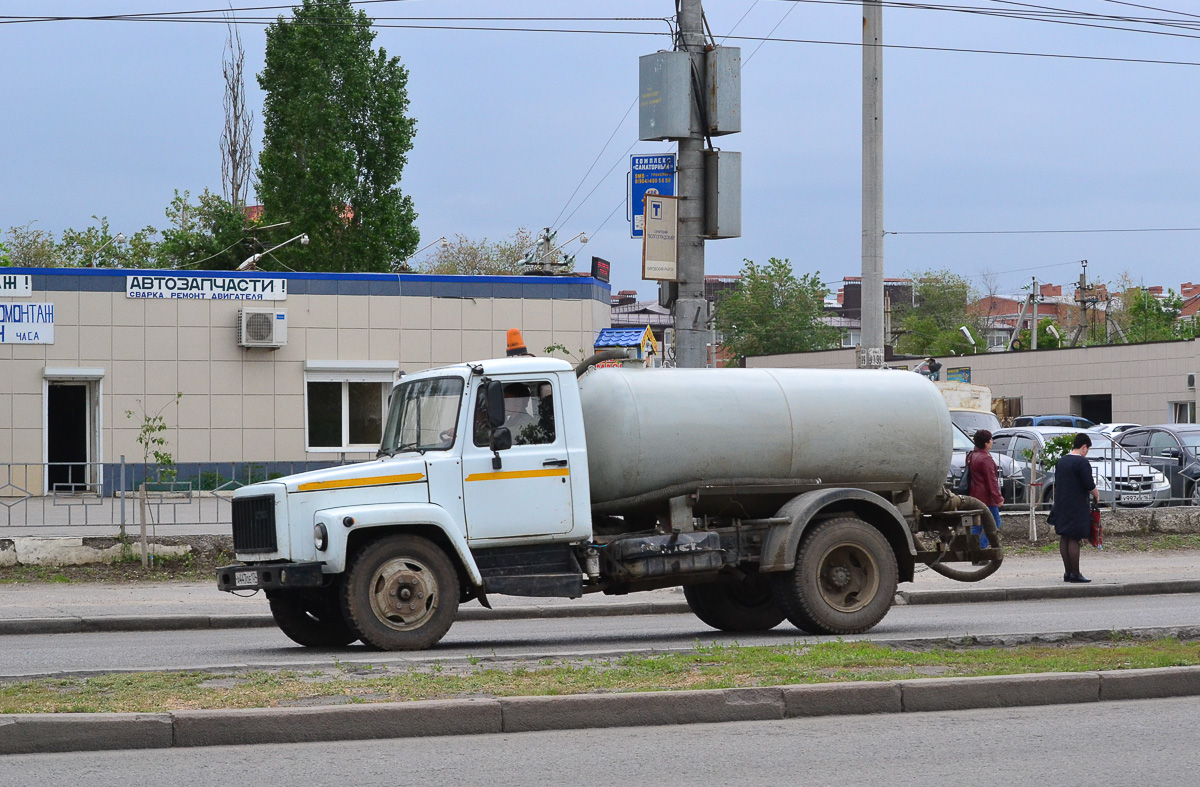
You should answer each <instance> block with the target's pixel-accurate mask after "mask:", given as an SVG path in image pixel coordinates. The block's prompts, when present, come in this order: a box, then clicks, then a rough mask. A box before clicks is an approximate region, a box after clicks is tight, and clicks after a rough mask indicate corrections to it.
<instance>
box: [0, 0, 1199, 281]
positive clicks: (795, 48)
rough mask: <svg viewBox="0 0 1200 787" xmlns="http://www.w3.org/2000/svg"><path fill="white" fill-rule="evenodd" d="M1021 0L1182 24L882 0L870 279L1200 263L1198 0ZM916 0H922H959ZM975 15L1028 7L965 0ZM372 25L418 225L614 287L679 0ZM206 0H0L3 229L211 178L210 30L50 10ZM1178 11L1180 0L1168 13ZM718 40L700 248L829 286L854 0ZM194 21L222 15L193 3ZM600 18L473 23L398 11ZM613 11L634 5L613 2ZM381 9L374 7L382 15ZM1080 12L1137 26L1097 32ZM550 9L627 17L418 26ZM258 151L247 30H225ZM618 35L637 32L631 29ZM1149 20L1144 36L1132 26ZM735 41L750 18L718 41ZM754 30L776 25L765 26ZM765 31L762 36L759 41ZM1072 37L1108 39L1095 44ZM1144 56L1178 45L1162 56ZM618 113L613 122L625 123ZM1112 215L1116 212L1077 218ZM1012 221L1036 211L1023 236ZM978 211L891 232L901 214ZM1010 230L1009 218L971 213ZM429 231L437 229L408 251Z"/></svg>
mask: <svg viewBox="0 0 1200 787" xmlns="http://www.w3.org/2000/svg"><path fill="white" fill-rule="evenodd" d="M227 2H228V4H229V5H232V6H233V8H235V9H249V8H251V7H258V8H262V7H264V6H265V7H270V8H271V10H240V11H237V12H236V15H237V16H238V17H239V18H242V19H245V20H247V21H249V20H251V19H258V18H262V17H268V18H274V17H275V16H278V15H279V14H285V15H286V14H287V13H288V10H287V7H286V6H284V5H282V4H278V3H276V2H274V0H227ZM1031 2H1034V3H1036V7H1037V8H1047V7H1051V8H1057V9H1065V10H1069V11H1075V12H1087V13H1092V14H1107V15H1122V16H1129V17H1139V18H1154V19H1157V20H1171V21H1172V22H1173V23H1174V24H1149V25H1146V24H1142V25H1133V24H1132V23H1129V22H1113V21H1108V22H1101V21H1097V20H1095V19H1088V18H1083V17H1078V16H1075V17H1065V16H1062V15H1059V16H1057V17H1056V18H1057V19H1059V20H1060V21H1073V22H1075V23H1074V24H1058V23H1050V22H1046V21H1035V20H1032V19H1029V18H1019V19H1014V18H1003V17H997V16H995V15H985V14H979V13H955V12H950V11H946V10H936V9H928V8H912V7H905V5H906V4H905V3H891V2H890V0H889V4H888V5H886V6H885V10H884V27H883V30H884V41H885V43H886V44H888V45H890V46H896V47H929V48H941V49H956V50H994V51H1003V52H1009V53H1016V52H1020V53H1042V54H1055V55H1067V56H1071V57H1053V58H1052V57H1028V56H1022V55H1016V54H987V53H979V52H963V51H931V50H930V49H911V48H889V49H887V50H886V51H885V54H884V75H883V86H884V120H883V128H884V200H885V204H884V217H885V218H884V226H885V228H886V230H887V231H888V232H889V233H896V234H889V235H888V236H887V238H886V241H885V246H884V267H885V275H886V276H889V277H890V276H906V275H909V274H912V273H914V272H919V271H925V270H949V271H952V272H954V273H957V274H960V275H963V276H967V277H970V279H971V281H972V283H973V284H975V285H976V286H977V287H978V288H979V289H980V290H981V291H985V292H986V291H987V290H989V289H992V290H996V291H999V292H1003V293H1012V292H1017V291H1019V288H1020V287H1022V286H1023V285H1025V284H1027V283H1028V282H1029V281H1030V278H1031V277H1032V276H1037V277H1038V278H1039V279H1040V280H1041V281H1043V282H1054V283H1059V284H1063V283H1069V282H1073V281H1075V280H1076V279H1077V278H1078V276H1079V273H1080V265H1079V261H1080V260H1085V259H1086V260H1087V261H1088V269H1087V271H1088V276H1089V279H1090V280H1091V281H1108V282H1113V281H1116V280H1118V279H1119V278H1121V277H1122V276H1125V277H1128V278H1129V279H1130V280H1132V281H1133V282H1134V283H1142V284H1145V285H1154V284H1161V285H1164V286H1166V287H1171V288H1175V289H1178V287H1179V285H1180V283H1181V282H1190V281H1195V280H1200V270H1197V268H1196V266H1195V261H1196V258H1197V255H1196V251H1195V248H1196V244H1197V242H1198V241H1200V232H1195V231H1190V232H1189V231H1171V232H1113V231H1112V230H1130V229H1137V230H1145V229H1188V228H1200V156H1198V149H1197V135H1196V128H1197V125H1198V123H1197V121H1198V120H1200V102H1198V101H1197V97H1198V96H1197V93H1198V87H1200V7H1197V6H1196V5H1195V4H1194V3H1192V2H1190V0H1140V3H1141V4H1142V5H1143V6H1154V7H1155V8H1157V9H1165V10H1148V9H1146V8H1145V7H1136V5H1135V4H1134V3H1133V2H1115V0H1031ZM950 4H951V3H950V2H949V0H931V1H930V2H926V3H923V4H922V5H925V6H930V5H933V6H944V5H950ZM954 5H956V6H957V7H964V6H970V7H972V8H976V9H982V10H987V11H991V12H1005V13H1012V12H1014V11H1018V12H1019V11H1021V10H1025V11H1028V10H1030V9H1031V8H1033V7H1034V6H1032V5H1030V4H1026V3H1016V2H999V1H998V0H959V1H958V2H957V3H954ZM359 7H361V8H363V9H364V10H365V11H366V12H367V13H368V14H369V15H370V16H372V17H374V18H375V19H376V20H377V23H378V24H377V28H376V29H377V38H376V41H375V43H376V46H379V47H382V48H383V49H385V50H386V51H387V52H388V54H389V55H395V56H398V57H399V58H400V59H401V62H402V63H403V64H404V66H405V67H406V68H407V69H408V71H409V98H410V101H411V107H410V109H411V114H412V115H413V116H414V117H415V118H416V119H417V135H416V137H415V139H414V147H413V150H412V151H411V153H410V155H409V164H408V166H407V167H406V169H405V171H404V176H403V180H402V183H401V187H402V189H403V190H404V191H405V193H407V194H409V195H411V197H412V198H413V200H414V203H415V206H416V210H417V213H418V219H417V225H418V227H419V229H420V232H421V237H422V242H421V243H422V245H425V244H426V243H429V242H430V241H433V240H435V239H437V238H438V237H440V236H443V235H447V236H453V235H455V234H460V235H464V236H467V237H471V238H483V237H486V238H489V239H493V240H495V239H500V238H503V237H505V236H508V235H511V234H512V233H513V232H514V231H515V230H516V229H517V228H518V227H527V228H529V229H530V230H532V231H533V232H535V233H536V232H537V231H538V230H540V229H541V228H543V227H554V228H556V229H558V231H559V238H560V240H566V239H567V238H569V237H571V236H573V235H576V234H577V233H579V232H586V233H587V234H588V236H589V237H590V242H589V243H588V244H587V245H586V246H580V245H579V244H578V243H574V244H571V245H570V246H568V247H567V249H566V251H568V252H572V251H578V252H579V254H578V261H579V263H580V266H581V267H583V266H584V265H586V261H588V260H590V257H591V255H593V254H594V255H597V256H600V257H603V258H605V259H607V260H609V261H611V262H612V264H613V268H612V285H613V290H614V292H615V291H617V290H621V289H634V290H638V292H639V295H640V297H642V298H643V299H648V298H653V297H655V293H656V292H657V286H656V285H655V284H653V283H651V282H645V281H642V280H641V279H640V255H641V246H640V241H635V240H631V239H630V237H629V234H630V233H629V224H628V221H627V220H626V218H625V191H626V175H627V172H628V170H629V154H631V153H659V152H670V151H672V150H674V145H672V144H670V143H665V142H638V141H637V111H636V109H634V110H633V111H629V112H628V114H626V113H627V110H630V108H631V107H632V106H633V104H634V101H635V99H636V96H637V90H638V58H639V56H641V55H643V54H648V53H651V52H655V51H658V50H661V49H666V48H670V46H671V43H670V39H669V37H668V36H667V35H666V33H667V31H668V25H667V23H666V21H664V20H665V19H666V18H668V17H671V16H673V14H674V3H673V2H671V0H639V1H638V2H623V1H620V0H606V1H605V2H600V0H571V2H565V1H563V0H560V1H559V2H532V1H531V0H492V1H490V2H487V3H483V2H455V1H454V0H395V1H392V2H371V3H364V4H361V5H360V6H359ZM219 8H222V6H221V5H220V4H206V3H205V2H203V1H201V2H196V0H163V1H161V2H145V1H144V0H143V1H137V0H88V1H87V2H84V1H82V0H80V1H77V2H68V1H67V0H36V2H34V1H33V0H7V1H6V2H4V3H3V4H0V17H3V18H0V74H3V75H4V79H3V83H2V86H0V143H2V145H0V151H2V153H3V164H2V165H0V238H2V237H3V233H5V232H6V231H7V229H8V228H9V227H12V226H17V225H25V224H28V223H30V222H34V224H33V226H34V227H35V228H37V229H41V230H47V231H51V232H54V233H55V234H56V235H58V234H59V233H61V232H62V230H64V229H66V228H69V227H73V228H76V229H82V228H85V227H87V226H90V225H92V224H93V223H94V220H93V219H92V216H106V217H107V218H108V220H109V222H110V226H111V228H112V231H113V232H118V231H119V232H124V233H126V234H129V233H131V232H133V231H136V230H139V229H141V228H143V227H145V226H147V225H149V226H153V227H158V228H161V227H163V226H166V225H167V220H166V217H165V215H164V210H165V208H166V207H167V205H168V203H169V202H170V200H171V197H172V196H173V193H174V191H175V190H176V189H178V190H180V191H183V190H188V191H190V192H191V193H192V194H193V195H195V194H197V193H199V192H200V191H202V190H203V189H205V188H208V189H211V190H213V191H217V192H219V191H220V189H221V174H220V153H219V148H218V144H219V139H220V133H221V126H222V122H223V110H222V95H223V82H222V77H221V63H222V52H223V48H224V46H225V41H226V35H227V33H226V29H225V27H224V26H223V25H220V24H205V23H184V22H178V23H166V22H145V21H143V22H133V21H110V20H103V21H102V20H80V21H76V20H65V21H42V22H14V21H12V20H14V19H15V18H19V17H22V16H29V15H37V16H98V15H107V14H129V13H145V12H158V13H162V12H167V11H171V12H178V11H209V10H213V9H219ZM1169 11H1173V13H1169ZM705 12H706V16H707V19H708V21H709V25H710V27H711V29H712V31H713V34H714V35H715V36H716V38H717V39H718V41H721V40H722V39H723V37H724V36H726V35H731V37H730V38H728V39H724V41H723V43H724V44H726V45H733V46H740V47H741V48H742V63H743V73H742V112H743V119H742V128H743V131H742V133H740V134H735V135H729V136H725V137H720V138H718V140H717V144H718V145H719V146H720V147H721V148H722V149H724V150H734V151H740V152H741V153H742V168H743V181H742V190H743V193H742V206H743V216H742V232H743V235H742V237H741V238H737V239H727V240H717V241H710V242H708V243H707V245H706V271H707V272H708V273H710V274H736V273H737V272H738V271H739V270H740V269H741V267H742V264H743V260H745V259H751V260H755V261H758V262H765V261H766V260H767V259H768V258H770V257H785V258H788V259H790V260H791V262H792V265H793V267H794V269H795V270H796V272H797V273H808V272H813V271H819V272H820V275H821V278H822V280H824V281H826V282H829V283H831V284H833V286H834V287H835V288H836V283H837V282H839V281H840V280H841V279H842V277H843V276H854V275H858V274H859V273H860V271H861V231H862V230H861V215H862V207H861V123H862V121H861V80H862V55H861V49H860V47H859V46H857V44H859V43H860V42H861V19H862V12H861V7H860V6H858V5H856V4H853V3H846V2H844V0H816V1H813V0H804V1H802V2H792V0H709V2H706V3H705ZM208 16H209V17H210V18H211V16H212V15H208ZM483 16H487V17H605V18H606V19H603V20H597V21H573V22H572V21H568V22H545V21H524V22H490V21H488V22H471V21H461V20H457V21H456V20H451V19H443V20H442V21H432V20H413V19H408V20H407V21H406V20H401V19H399V18H400V17H410V18H411V17H443V18H453V17H483ZM615 17H634V18H639V19H646V18H653V19H651V21H637V22H621V21H611V19H610V18H615ZM385 18H386V19H385ZM1088 24H1091V25H1099V24H1103V25H1110V26H1115V27H1124V28H1130V27H1134V28H1136V30H1137V31H1136V32H1135V31H1130V30H1112V29H1100V28H1097V27H1094V26H1086V25H1088ZM389 25H426V26H432V25H441V26H453V27H460V28H461V27H468V26H476V27H478V26H507V27H537V28H547V27H560V28H574V29H586V30H605V31H624V32H622V33H620V34H600V33H591V34H584V33H546V32H517V31H504V32H493V31H480V30H462V29H453V30H451V29H427V28H423V29H413V28H411V27H406V28H401V27H395V26H389ZM239 30H240V33H241V37H242V43H243V46H244V48H245V51H246V66H245V67H246V72H247V88H248V93H249V97H250V101H251V104H252V106H253V108H254V109H255V112H256V122H255V131H254V139H255V151H256V152H257V150H258V149H259V148H260V147H261V134H262V126H261V105H262V94H261V92H260V91H259V90H258V86H257V82H256V81H255V80H254V75H255V74H257V73H258V72H259V71H260V70H261V69H262V64H263V47H264V41H265V37H264V35H265V34H264V28H263V27H262V26H261V25H257V24H243V25H240V26H239ZM630 31H640V32H647V33H653V35H635V34H632V33H631V32H630ZM1146 31H1154V32H1146ZM734 36H742V37H748V38H749V39H750V40H743V39H739V38H734ZM766 36H771V37H773V38H776V39H792V41H762V40H761V39H762V38H763V37H766ZM755 39H758V40H755ZM1082 58H1117V59H1122V60H1117V61H1113V60H1094V59H1082ZM1138 60H1157V61H1178V62H1179V63H1184V64H1183V65H1179V64H1171V63H1146V62H1132V61H1138ZM622 118H624V120H622ZM1075 230H1107V231H1106V232H1086V233H1084V232H1066V231H1075ZM1027 231H1038V232H1037V233H1028V232H1027ZM964 232H966V233H984V234H908V233H964ZM987 233H1003V234H987ZM424 253H425V254H428V253H429V252H424Z"/></svg>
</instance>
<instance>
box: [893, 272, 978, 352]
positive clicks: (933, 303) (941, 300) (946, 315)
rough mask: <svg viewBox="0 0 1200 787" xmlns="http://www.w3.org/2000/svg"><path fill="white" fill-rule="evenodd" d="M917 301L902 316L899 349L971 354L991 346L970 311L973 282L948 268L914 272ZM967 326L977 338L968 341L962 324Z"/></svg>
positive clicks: (897, 346) (904, 350) (900, 350)
mask: <svg viewBox="0 0 1200 787" xmlns="http://www.w3.org/2000/svg"><path fill="white" fill-rule="evenodd" d="M912 279H913V284H914V286H915V287H916V294H915V300H916V305H915V306H912V307H910V308H908V309H906V310H905V311H904V312H903V313H902V315H900V316H899V323H900V334H901V335H900V339H899V341H897V342H896V350H897V352H900V353H903V354H905V355H932V356H942V355H970V354H971V353H973V352H976V351H979V352H982V351H984V350H986V349H987V346H986V344H985V343H984V341H983V332H982V330H981V329H980V326H979V325H978V324H977V323H978V319H977V318H976V317H975V316H973V315H972V314H971V313H970V312H969V311H968V305H969V304H970V303H971V301H972V300H973V299H974V297H973V296H974V292H973V291H972V288H971V285H970V283H969V282H968V281H967V280H966V279H965V278H963V277H962V276H959V275H958V274H955V273H951V272H950V271H946V270H927V271H924V272H922V273H915V274H912ZM962 326H966V328H967V330H969V331H970V332H971V336H972V337H973V338H974V339H975V345H974V346H972V344H971V343H970V342H969V341H967V338H966V337H965V336H964V335H963V333H962V331H961V330H960V328H961V327H962Z"/></svg>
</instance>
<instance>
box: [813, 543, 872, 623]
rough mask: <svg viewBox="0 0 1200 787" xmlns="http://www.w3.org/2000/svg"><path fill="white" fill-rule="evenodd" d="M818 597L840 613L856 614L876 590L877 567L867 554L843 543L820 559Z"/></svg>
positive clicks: (859, 548) (861, 548) (856, 544)
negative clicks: (819, 593) (819, 594)
mask: <svg viewBox="0 0 1200 787" xmlns="http://www.w3.org/2000/svg"><path fill="white" fill-rule="evenodd" d="M818 576H819V577H820V579H819V582H818V585H819V589H820V592H821V597H822V598H823V599H824V600H825V602H826V603H827V604H829V606H831V607H833V608H834V609H836V610H838V611H839V612H857V611H858V610H860V609H862V608H863V607H865V606H867V605H868V604H870V603H871V601H872V600H874V598H875V595H876V593H878V591H879V566H878V565H876V563H875V558H874V557H873V556H872V555H871V553H870V551H869V550H867V549H865V548H863V546H862V545H860V544H858V543H855V542H844V543H841V544H837V545H835V546H833V547H831V548H830V549H828V550H827V551H826V552H825V554H824V555H822V556H821V561H820V565H819V569H818Z"/></svg>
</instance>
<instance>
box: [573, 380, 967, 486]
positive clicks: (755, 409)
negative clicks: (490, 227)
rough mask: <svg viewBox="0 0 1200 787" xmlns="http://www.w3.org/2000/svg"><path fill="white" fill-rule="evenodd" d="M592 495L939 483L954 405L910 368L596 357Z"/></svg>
mask: <svg viewBox="0 0 1200 787" xmlns="http://www.w3.org/2000/svg"><path fill="white" fill-rule="evenodd" d="M579 390H580V397H581V399H582V404H583V421H584V430H585V432H586V436H587V445H588V470H589V472H590V474H591V493H592V502H593V503H604V502H608V501H611V500H619V499H622V498H628V497H633V496H635V495H641V494H645V493H648V492H654V491H657V490H660V489H664V488H666V487H669V486H673V485H675V484H681V483H691V482H693V481H715V480H721V479H726V480H728V479H818V478H819V479H821V481H823V482H825V483H836V484H856V483H870V482H891V483H900V484H906V485H907V484H912V486H913V491H914V502H915V503H916V504H917V506H918V507H923V506H924V504H925V503H927V502H929V501H931V500H932V498H933V497H934V495H936V494H937V492H938V491H939V490H940V489H941V488H942V486H943V484H944V483H945V480H946V474H947V473H948V472H949V469H950V459H951V453H952V439H951V428H952V427H951V424H950V413H949V410H948V409H947V407H946V402H945V401H944V400H943V399H942V396H941V394H940V393H939V392H938V390H937V388H936V387H934V385H933V383H931V382H930V381H929V380H927V379H926V378H925V377H923V376H921V375H918V374H913V373H911V372H902V371H892V370H833V369H616V368H598V369H592V370H590V371H588V372H587V373H586V374H585V375H583V377H581V378H580V380H579Z"/></svg>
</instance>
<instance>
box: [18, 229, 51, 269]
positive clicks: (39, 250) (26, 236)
mask: <svg viewBox="0 0 1200 787" xmlns="http://www.w3.org/2000/svg"><path fill="white" fill-rule="evenodd" d="M33 225H34V222H32V221H31V222H29V223H28V224H23V225H21V226H19V227H10V228H9V230H8V242H7V246H8V264H9V265H12V266H14V267H17V268H53V267H55V266H57V265H58V264H59V262H58V245H57V244H56V243H55V241H54V233H52V232H47V231H45V230H39V229H35V228H34V226H33Z"/></svg>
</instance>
